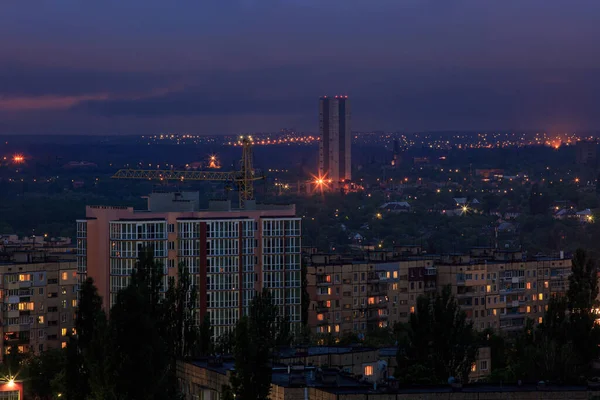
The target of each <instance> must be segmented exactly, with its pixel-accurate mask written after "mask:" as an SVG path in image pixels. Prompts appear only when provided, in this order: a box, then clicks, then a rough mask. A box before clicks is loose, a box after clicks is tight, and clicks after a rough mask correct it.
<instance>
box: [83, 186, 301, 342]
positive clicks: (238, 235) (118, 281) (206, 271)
mask: <svg viewBox="0 0 600 400" xmlns="http://www.w3.org/2000/svg"><path fill="white" fill-rule="evenodd" d="M295 212H296V211H295V207H294V206H293V205H287V206H265V205H258V204H255V203H254V202H247V204H246V206H245V208H244V209H232V208H231V204H230V202H228V201H218V202H211V203H210V205H209V208H208V209H206V210H200V208H199V195H198V193H192V192H187V193H153V194H151V195H150V196H148V209H147V210H143V211H138V210H134V209H133V208H132V207H109V206H88V207H87V208H86V219H84V220H79V221H77V247H78V270H79V272H80V274H81V276H82V278H83V277H85V276H89V277H92V278H93V279H94V281H95V283H96V286H97V287H98V291H99V293H100V295H101V296H102V297H103V300H104V307H105V309H109V307H111V306H112V305H113V304H114V303H115V300H116V295H117V293H118V291H119V290H121V289H123V288H125V287H126V286H127V285H128V283H129V280H130V275H131V271H132V270H133V268H134V266H135V263H136V260H137V257H138V254H139V252H140V251H142V249H143V248H145V247H152V248H153V251H154V257H155V259H156V260H158V261H159V262H160V263H162V264H163V265H164V273H165V287H166V282H167V277H168V276H176V274H177V268H176V266H177V265H179V264H180V263H183V264H184V265H185V267H186V268H187V269H188V270H189V272H190V273H191V275H192V278H193V281H194V283H195V284H196V285H197V287H198V288H199V296H198V305H197V307H198V311H199V312H198V313H197V314H196V317H197V318H198V321H200V320H201V319H202V318H204V315H206V314H208V315H209V316H210V319H211V323H212V326H213V327H214V334H215V335H216V336H219V335H221V334H222V333H224V332H225V331H226V330H228V329H230V328H231V327H232V326H234V325H235V323H236V322H237V320H238V319H239V317H240V316H241V315H243V314H245V313H246V312H247V310H248V306H249V304H250V301H251V300H252V298H253V296H254V293H255V292H256V291H259V290H262V288H267V289H269V290H270V291H271V293H272V294H273V296H274V299H275V302H276V304H277V305H278V306H279V307H280V313H281V314H282V315H286V316H288V317H289V319H290V321H291V322H292V324H294V325H296V324H299V322H300V292H301V279H300V248H301V243H300V238H301V226H300V225H301V224H300V218H297V217H296V215H295Z"/></svg>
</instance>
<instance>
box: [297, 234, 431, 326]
mask: <svg viewBox="0 0 600 400" xmlns="http://www.w3.org/2000/svg"><path fill="white" fill-rule="evenodd" d="M433 264H434V257H433V256H429V255H424V254H421V251H420V248H417V247H412V246H411V247H405V248H401V247H398V248H396V249H394V251H392V252H388V251H372V252H368V253H366V255H365V256H364V257H358V258H357V257H343V256H341V255H312V256H310V258H307V282H308V287H307V290H308V294H309V298H310V306H309V312H308V325H309V326H310V327H311V328H313V331H314V333H317V334H328V333H331V334H334V335H336V336H337V335H340V334H343V333H349V332H354V333H358V334H364V333H366V332H367V331H368V330H369V329H371V328H375V327H381V328H383V327H387V326H393V325H394V324H395V323H396V322H406V321H408V318H409V315H410V312H411V311H412V312H414V309H415V307H416V301H417V298H418V297H419V296H420V295H422V294H425V293H427V292H430V291H435V284H436V282H435V268H434V267H433Z"/></svg>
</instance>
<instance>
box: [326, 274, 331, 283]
mask: <svg viewBox="0 0 600 400" xmlns="http://www.w3.org/2000/svg"><path fill="white" fill-rule="evenodd" d="M325 282H328V283H331V275H327V276H326V277H325Z"/></svg>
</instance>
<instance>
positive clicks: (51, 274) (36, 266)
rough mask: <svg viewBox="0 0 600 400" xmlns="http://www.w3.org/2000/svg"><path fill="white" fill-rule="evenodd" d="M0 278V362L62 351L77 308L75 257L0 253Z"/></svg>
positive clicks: (32, 251)
mask: <svg viewBox="0 0 600 400" xmlns="http://www.w3.org/2000/svg"><path fill="white" fill-rule="evenodd" d="M0 274H1V276H2V279H1V280H0V299H1V300H0V301H1V302H2V324H0V330H1V332H2V341H1V342H0V357H3V356H4V355H6V354H8V353H9V352H10V351H11V349H16V350H17V351H18V352H20V353H23V352H33V353H35V354H39V353H40V352H42V351H45V350H48V349H52V348H61V347H64V346H66V341H67V335H68V334H70V333H74V327H75V309H76V307H77V289H78V277H77V266H76V263H75V254H66V253H65V254H62V253H48V252H47V251H45V250H35V249H26V250H19V249H15V248H10V249H7V248H4V247H2V248H1V249H0Z"/></svg>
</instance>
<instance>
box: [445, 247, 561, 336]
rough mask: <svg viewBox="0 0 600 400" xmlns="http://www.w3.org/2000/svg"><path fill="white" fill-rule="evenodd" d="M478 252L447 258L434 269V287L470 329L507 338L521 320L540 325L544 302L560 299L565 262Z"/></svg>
mask: <svg viewBox="0 0 600 400" xmlns="http://www.w3.org/2000/svg"><path fill="white" fill-rule="evenodd" d="M484 251H485V250H482V249H479V250H478V252H479V254H477V253H473V252H472V254H471V255H461V256H449V257H446V258H444V259H443V260H442V261H441V263H440V264H439V265H437V276H438V287H442V286H445V285H450V286H451V287H452V293H453V294H455V295H456V297H457V300H458V304H459V305H460V306H461V308H462V309H463V310H464V311H465V312H466V314H467V317H468V318H469V319H470V320H472V321H473V323H474V325H475V328H476V329H478V330H483V329H486V328H494V329H500V330H502V331H506V332H511V331H516V330H520V329H522V328H523V326H524V324H525V321H526V320H527V318H531V319H532V320H534V321H535V322H536V323H541V322H543V317H544V312H545V311H546V309H547V305H548V300H549V299H550V298H551V297H552V296H561V295H566V292H567V290H568V287H569V280H568V278H569V275H570V274H571V260H569V259H564V258H563V259H561V258H550V257H540V258H535V259H524V258H523V254H522V253H521V252H520V251H500V250H487V254H485V257H484V254H483V253H482V252H484Z"/></svg>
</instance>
